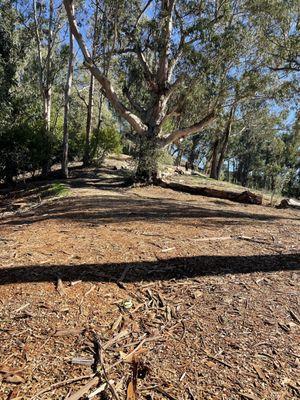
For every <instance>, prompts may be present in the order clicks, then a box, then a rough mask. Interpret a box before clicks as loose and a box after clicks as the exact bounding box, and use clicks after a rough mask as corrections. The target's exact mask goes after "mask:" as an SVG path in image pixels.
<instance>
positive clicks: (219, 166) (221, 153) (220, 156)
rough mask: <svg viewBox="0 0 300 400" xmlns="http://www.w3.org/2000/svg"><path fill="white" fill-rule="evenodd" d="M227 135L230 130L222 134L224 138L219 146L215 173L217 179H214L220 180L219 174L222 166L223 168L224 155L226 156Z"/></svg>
mask: <svg viewBox="0 0 300 400" xmlns="http://www.w3.org/2000/svg"><path fill="white" fill-rule="evenodd" d="M229 134H230V130H229V129H226V130H225V132H224V138H223V142H222V146H221V150H220V155H219V160H218V163H217V171H216V172H217V178H216V179H220V174H221V170H222V166H223V162H224V158H225V154H226V150H227V145H228V140H229Z"/></svg>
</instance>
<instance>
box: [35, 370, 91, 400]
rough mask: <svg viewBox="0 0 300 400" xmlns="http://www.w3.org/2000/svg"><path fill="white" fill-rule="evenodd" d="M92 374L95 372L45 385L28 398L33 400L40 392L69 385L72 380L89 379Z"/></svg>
mask: <svg viewBox="0 0 300 400" xmlns="http://www.w3.org/2000/svg"><path fill="white" fill-rule="evenodd" d="M94 375H95V374H89V375H81V376H78V377H77V378H71V379H66V380H65V381H61V382H57V383H53V385H50V386H48V387H46V388H45V389H42V390H40V391H39V392H38V393H37V394H35V395H34V396H33V397H31V398H30V400H34V399H36V398H37V397H39V396H41V395H42V394H44V393H47V392H50V391H51V390H54V389H57V388H59V387H62V386H66V385H70V384H71V383H74V382H78V381H83V380H84V379H90V378H91V377H93V376H94Z"/></svg>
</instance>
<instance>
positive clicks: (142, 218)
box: [0, 169, 300, 400]
mask: <svg viewBox="0 0 300 400" xmlns="http://www.w3.org/2000/svg"><path fill="white" fill-rule="evenodd" d="M76 174H77V175H76ZM74 177H75V178H74V179H73V180H71V181H70V184H71V187H72V189H71V193H70V195H69V196H68V197H64V198H60V199H54V200H51V201H47V202H45V203H44V204H43V203H42V204H41V205H39V206H37V207H36V208H34V209H32V210H29V211H27V212H20V214H19V215H14V216H8V217H6V218H4V219H2V220H1V230H0V266H1V268H0V284H1V297H0V317H1V319H0V346H1V347H0V382H1V379H2V382H1V387H0V398H1V399H2V398H3V399H13V398H18V399H30V398H31V397H32V396H34V395H35V394H36V393H38V392H39V391H40V390H41V389H43V388H46V387H48V386H49V385H51V384H53V383H55V382H60V381H64V380H65V379H69V378H73V377H77V376H80V375H87V374H90V373H91V367H90V366H82V365H77V364H72V363H71V360H72V358H74V357H84V358H90V357H91V356H92V353H91V349H92V344H91V341H90V340H91V331H95V332H97V333H98V334H99V335H100V336H101V338H102V340H103V342H104V343H105V342H107V341H109V340H110V339H111V338H112V337H113V336H115V335H116V334H117V333H118V332H120V331H123V330H126V331H128V334H127V335H126V336H125V337H124V338H123V339H121V340H120V341H119V342H117V343H116V344H115V345H112V346H110V347H109V349H108V351H107V352H106V355H105V362H106V365H107V366H110V365H113V364H114V363H116V362H117V361H118V360H119V359H120V351H123V352H125V353H128V352H129V351H130V350H132V349H133V348H134V347H135V346H136V345H138V344H139V343H140V342H141V341H142V340H143V339H147V340H146V342H145V343H144V345H143V347H144V348H145V350H147V352H145V353H143V357H142V358H143V362H144V363H145V364H146V367H147V368H146V367H145V368H144V370H145V373H144V375H146V376H145V378H144V379H139V383H138V391H139V396H140V397H139V398H145V399H152V398H153V399H163V398H166V394H163V393H162V392H163V391H165V392H167V393H168V394H169V395H170V396H173V397H172V398H175V399H216V400H217V399H218V400H219V399H243V398H245V399H268V400H269V399H270V400H272V399H274V400H275V399H276V400H277V399H278V400H279V399H296V398H298V396H299V394H300V392H299V390H300V379H299V376H300V320H299V315H300V308H299V287H300V286H299V279H300V278H299V264H300V263H299V261H300V252H299V249H300V212H298V211H290V210H275V209H271V208H267V207H259V206H250V205H238V204H234V203H230V202H227V201H219V200H214V199H208V198H204V197H198V196H192V195H187V194H180V193H175V192H173V191H170V190H164V189H161V188H135V189H128V188H125V187H122V186H123V180H122V177H121V176H120V174H119V173H118V172H114V171H112V170H109V169H108V170H102V171H100V172H99V174H98V176H95V175H94V174H92V173H89V172H87V173H85V174H84V175H83V172H82V171H77V172H76V171H75V172H74ZM99 178H100V179H99ZM58 278H60V279H62V282H63V285H64V293H62V292H61V293H60V291H59V290H57V288H56V284H57V279H58ZM75 281H80V282H79V283H77V284H76V285H73V284H72V283H74V282H75ZM119 281H122V282H119ZM129 300H130V301H129ZM70 328H76V329H75V330H74V331H73V332H71V333H70V332H69V333H68V334H67V335H62V333H61V330H65V329H70ZM57 332H58V334H57ZM59 334H60V335H59ZM13 367H16V368H17V369H18V370H20V371H21V372H17V373H14V372H10V374H11V375H9V374H4V373H3V372H2V373H1V368H2V370H3V369H5V368H13ZM146 372H147V373H146ZM109 375H110V377H111V378H112V379H113V380H114V382H115V385H117V388H118V390H119V393H120V398H121V399H124V398H125V394H124V393H125V388H126V382H127V379H128V377H129V376H130V365H129V364H125V363H122V362H120V363H119V364H118V365H117V366H115V367H114V368H112V369H111V371H110V373H109ZM9 376H19V377H21V380H22V382H21V383H20V384H18V385H16V384H13V383H11V382H7V380H8V381H9V380H11V379H10V378H9ZM84 383H86V381H83V382H77V383H73V384H70V385H63V386H62V387H59V388H56V389H54V390H50V391H48V392H47V393H45V394H43V395H41V396H39V397H38V398H39V399H62V398H64V397H65V396H66V395H67V394H68V393H69V391H75V390H76V389H77V388H78V387H80V386H81V385H83V384H84ZM154 386H155V387H154ZM161 389H162V390H161ZM9 396H11V397H9ZM18 396H19V397H18ZM147 396H148V397H147ZM151 396H152V397H151ZM169 398H171V397H169Z"/></svg>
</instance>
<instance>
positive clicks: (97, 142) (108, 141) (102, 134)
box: [91, 125, 122, 164]
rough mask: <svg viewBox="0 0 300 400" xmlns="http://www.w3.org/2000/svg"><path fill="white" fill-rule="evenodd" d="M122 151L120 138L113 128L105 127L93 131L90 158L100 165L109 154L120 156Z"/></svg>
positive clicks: (111, 126)
mask: <svg viewBox="0 0 300 400" xmlns="http://www.w3.org/2000/svg"><path fill="white" fill-rule="evenodd" d="M121 151H122V145H121V136H120V133H119V132H118V130H117V129H116V127H115V126H113V125H110V126H105V127H104V128H102V129H100V130H99V131H97V130H94V132H93V135H92V139H91V158H92V159H94V160H95V161H96V163H97V164H101V163H102V162H103V160H104V158H105V157H106V156H107V155H108V154H109V153H116V154H120V153H121Z"/></svg>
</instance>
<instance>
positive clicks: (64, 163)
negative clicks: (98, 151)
mask: <svg viewBox="0 0 300 400" xmlns="http://www.w3.org/2000/svg"><path fill="white" fill-rule="evenodd" d="M69 35H70V36H69V63H68V73H67V81H66V85H65V97H64V136H63V156H62V175H63V176H64V177H65V178H68V176H69V170H68V152H69V129H68V120H69V109H70V96H71V89H72V80H73V71H74V54H73V35H72V32H71V30H70V32H69Z"/></svg>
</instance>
